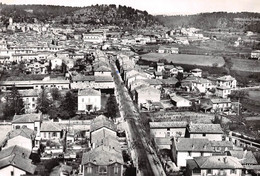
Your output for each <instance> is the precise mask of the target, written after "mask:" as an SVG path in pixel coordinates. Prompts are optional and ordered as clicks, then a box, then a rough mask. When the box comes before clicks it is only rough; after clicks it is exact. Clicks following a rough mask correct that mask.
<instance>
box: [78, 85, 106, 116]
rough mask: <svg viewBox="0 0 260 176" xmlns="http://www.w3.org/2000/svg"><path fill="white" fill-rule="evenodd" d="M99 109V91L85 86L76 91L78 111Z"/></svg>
mask: <svg viewBox="0 0 260 176" xmlns="http://www.w3.org/2000/svg"><path fill="white" fill-rule="evenodd" d="M100 109H101V92H100V91H97V90H95V89H91V88H86V89H83V90H79V91H78V111H80V112H90V111H98V110H100Z"/></svg>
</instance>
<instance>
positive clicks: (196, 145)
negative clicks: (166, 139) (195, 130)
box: [172, 138, 214, 167]
mask: <svg viewBox="0 0 260 176" xmlns="http://www.w3.org/2000/svg"><path fill="white" fill-rule="evenodd" d="M213 152H214V150H213V148H212V147H211V144H210V142H209V140H208V139H191V138H174V140H173V141H172V155H173V161H174V162H175V164H176V165H177V166H178V167H186V161H187V160H188V159H193V158H194V157H199V156H211V155H212V153H213Z"/></svg>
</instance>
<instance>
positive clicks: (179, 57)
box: [141, 53, 225, 67]
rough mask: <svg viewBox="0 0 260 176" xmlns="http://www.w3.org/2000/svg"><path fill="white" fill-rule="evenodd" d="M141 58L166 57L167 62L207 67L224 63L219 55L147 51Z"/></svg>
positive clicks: (156, 58) (221, 65) (157, 59)
mask: <svg viewBox="0 0 260 176" xmlns="http://www.w3.org/2000/svg"><path fill="white" fill-rule="evenodd" d="M141 58H142V59H143V60H147V61H153V62H158V61H159V59H166V60H167V61H168V62H172V63H173V64H187V65H198V66H207V67H223V66H224V65H225V60H224V59H223V58H222V57H219V56H206V55H187V54H160V53H148V54H144V55H141Z"/></svg>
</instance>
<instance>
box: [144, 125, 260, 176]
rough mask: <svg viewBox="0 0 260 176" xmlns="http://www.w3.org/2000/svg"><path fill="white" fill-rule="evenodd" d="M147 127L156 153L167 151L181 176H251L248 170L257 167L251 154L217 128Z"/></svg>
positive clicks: (200, 126) (207, 126) (250, 170)
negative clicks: (180, 171)
mask: <svg viewBox="0 0 260 176" xmlns="http://www.w3.org/2000/svg"><path fill="white" fill-rule="evenodd" d="M149 124H150V133H151V135H152V136H153V137H154V140H155V143H156V145H157V147H158V149H159V150H162V149H168V150H170V151H171V154H172V158H173V162H174V163H175V165H176V166H175V167H176V168H179V169H184V168H185V169H186V172H185V175H188V176H190V175H212V174H216V175H223V174H224V175H252V174H253V172H254V171H253V170H254V169H252V168H257V167H259V165H258V162H257V160H256V158H255V156H254V154H253V153H252V152H251V151H247V150H243V149H242V148H239V147H237V146H235V144H234V143H233V142H232V140H231V139H229V138H227V139H226V138H225V137H224V133H223V130H222V128H221V127H220V125H219V124H194V123H190V124H188V123H187V122H185V121H171V122H168V121H167V122H150V123H149ZM202 161H203V162H202ZM177 170H178V169H177Z"/></svg>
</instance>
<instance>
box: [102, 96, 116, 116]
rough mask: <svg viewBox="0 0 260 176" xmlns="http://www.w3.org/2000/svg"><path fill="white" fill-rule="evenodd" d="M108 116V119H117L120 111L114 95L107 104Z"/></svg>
mask: <svg viewBox="0 0 260 176" xmlns="http://www.w3.org/2000/svg"><path fill="white" fill-rule="evenodd" d="M105 109H106V115H107V116H108V117H112V118H114V117H116V115H117V112H118V111H119V110H118V106H117V102H116V98H115V96H114V95H110V96H109V98H108V100H107V103H106V108H105Z"/></svg>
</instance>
